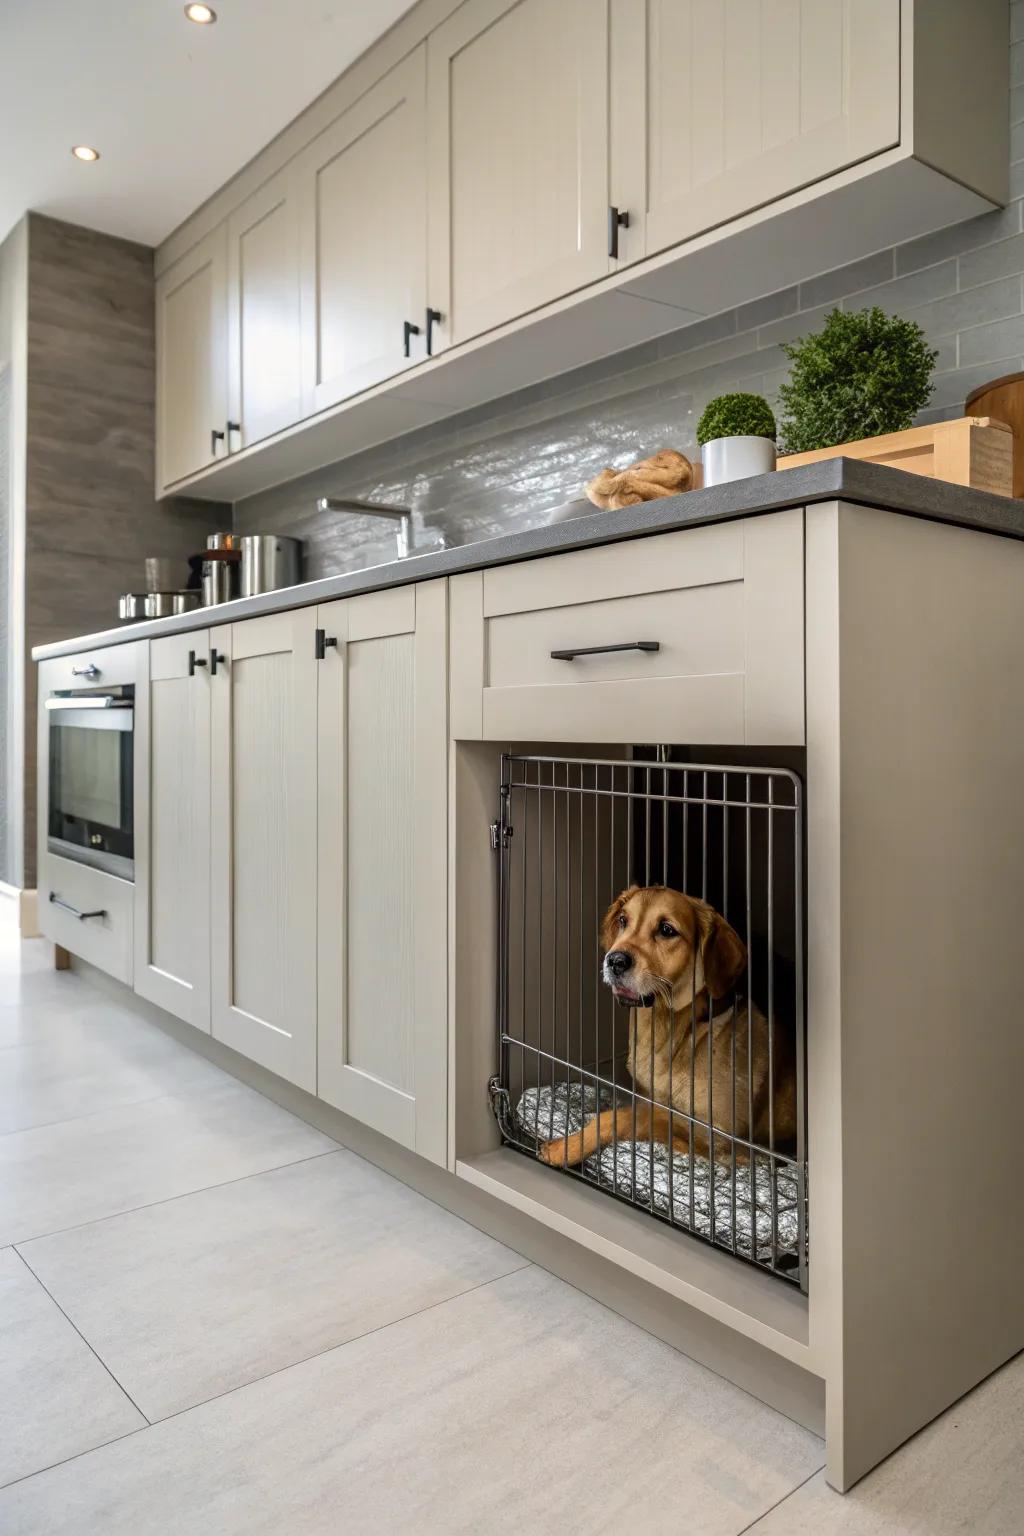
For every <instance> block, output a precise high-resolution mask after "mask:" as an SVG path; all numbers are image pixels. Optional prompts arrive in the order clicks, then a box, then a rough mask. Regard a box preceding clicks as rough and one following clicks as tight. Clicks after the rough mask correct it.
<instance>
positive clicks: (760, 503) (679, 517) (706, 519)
mask: <svg viewBox="0 0 1024 1536" xmlns="http://www.w3.org/2000/svg"><path fill="white" fill-rule="evenodd" d="M836 500H842V501H850V502H856V503H859V504H861V505H863V506H871V507H880V508H882V509H883V510H884V511H888V512H903V513H906V514H908V515H909V516H911V517H924V518H929V519H931V520H932V521H934V522H942V523H954V524H956V525H957V526H959V527H961V528H975V529H979V530H980V531H982V532H985V533H996V534H1002V535H1003V536H1004V537H1006V538H1013V539H1020V538H1024V501H1016V500H1014V499H1012V498H1011V497H1009V496H993V495H991V494H990V493H989V492H987V491H972V490H969V489H967V487H965V486H962V485H950V484H948V482H946V481H944V480H932V479H930V478H928V477H927V476H924V475H908V474H906V473H904V471H902V470H899V469H886V468H883V467H882V466H881V465H878V464H865V463H863V462H862V461H860V460H859V459H825V460H823V461H822V462H821V463H818V464H804V465H801V466H800V468H799V469H787V470H784V471H780V472H777V473H776V474H771V475H758V476H756V477H755V478H753V479H750V480H735V481H733V482H732V483H731V484H729V485H716V486H712V487H710V488H709V489H707V490H702V491H688V492H686V494H685V495H683V496H666V497H663V498H662V499H661V500H660V501H646V502H643V503H642V504H641V505H640V506H637V507H625V508H624V509H623V510H622V511H621V512H599V511H597V510H596V509H595V511H594V512H593V514H588V515H586V516H584V517H577V518H572V519H570V520H568V521H565V522H558V523H552V524H550V525H548V526H547V527H544V528H533V529H530V530H529V531H527V532H524V533H510V534H504V535H502V537H501V538H497V539H484V540H481V541H480V542H479V543H476V544H460V545H459V546H458V547H457V548H455V549H446V550H441V551H439V552H437V553H435V554H426V555H413V556H410V558H409V559H407V560H392V561H389V562H388V563H387V564H385V565H374V566H370V567H368V568H367V569H366V570H362V571H350V572H348V573H347V574H345V575H341V576H325V577H322V578H321V579H320V580H319V581H307V582H304V583H302V584H301V585H300V586H297V587H285V588H283V589H282V590H281V591H279V592H267V593H264V594H263V595H262V596H260V597H242V598H238V599H237V600H236V601H235V602H232V603H221V604H220V605H219V606H218V607H217V608H197V609H195V610H194V611H193V612H192V613H183V614H179V615H177V616H175V617H173V618H168V619H146V620H143V622H142V623H140V624H121V625H119V626H118V627H116V628H114V629H105V630H102V631H100V632H99V633H98V634H93V635H77V636H73V637H71V638H69V639H67V640H57V641H54V642H53V643H52V644H50V645H37V646H35V647H34V648H33V651H32V659H33V660H34V661H45V660H46V659H47V658H48V657H51V656H67V655H70V654H72V653H74V652H76V651H83V650H90V649H92V648H93V647H95V646H100V645H120V644H123V643H124V642H125V641H127V640H145V639H148V638H150V637H155V636H158V635H173V634H180V633H181V632H182V631H185V630H190V629H205V628H207V627H208V626H209V625H211V624H227V623H230V622H231V621H232V620H235V619H249V618H255V617H257V616H258V615H259V614H261V613H276V612H279V611H280V610H282V609H285V608H303V607H306V606H307V605H308V604H310V603H325V602H332V601H333V600H334V599H336V598H339V597H356V596H358V594H359V593H361V592H377V591H380V590H382V589H383V588H386V587H397V586H403V585H404V584H406V583H407V582H410V581H429V580H431V579H432V578H433V577H437V576H455V575H458V574H459V573H460V572H462V571H478V570H484V569H486V568H487V567H488V566H492V565H507V564H509V563H510V562H512V561H514V560H533V559H536V558H537V557H538V556H540V555H554V554H560V553H563V552H564V551H566V550H571V549H584V548H586V547H587V546H588V545H592V544H608V543H611V542H613V541H614V540H616V539H635V538H643V537H644V536H645V535H647V534H652V533H668V532H671V531H672V530H673V529H675V528H694V527H699V526H700V525H701V524H702V523H719V522H726V521H728V520H729V519H732V518H737V517H756V516H757V515H758V514H759V513H762V512H774V511H776V510H778V509H779V508H781V507H793V506H807V505H810V504H812V503H813V502H818V501H836Z"/></svg>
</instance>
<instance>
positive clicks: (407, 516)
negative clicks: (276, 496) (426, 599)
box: [316, 496, 447, 560]
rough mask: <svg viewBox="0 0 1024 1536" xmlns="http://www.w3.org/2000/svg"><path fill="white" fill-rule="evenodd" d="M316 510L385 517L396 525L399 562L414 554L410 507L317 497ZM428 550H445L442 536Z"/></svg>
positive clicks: (332, 497) (445, 543) (334, 497)
mask: <svg viewBox="0 0 1024 1536" xmlns="http://www.w3.org/2000/svg"><path fill="white" fill-rule="evenodd" d="M316 509H317V511H318V512H351V513H353V515H355V516H357V517H386V518H388V519H389V520H390V521H391V522H395V523H397V524H398V527H397V528H396V529H395V542H396V544H397V546H398V558H399V560H404V559H405V557H406V556H407V555H411V554H412V553H413V552H414V551H413V540H412V509H411V507H388V506H385V505H384V504H383V502H379V501H358V500H356V499H355V498H354V497H351V496H319V497H318V498H317V503H316ZM429 548H432V549H445V548H447V541H446V540H445V537H444V535H443V534H441V535H439V536H438V539H437V540H435V542H434V543H433V544H431V545H430V546H429Z"/></svg>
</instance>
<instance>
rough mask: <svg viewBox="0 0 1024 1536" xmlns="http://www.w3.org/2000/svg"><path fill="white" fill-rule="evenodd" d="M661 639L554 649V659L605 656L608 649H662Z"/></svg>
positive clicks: (566, 659)
mask: <svg viewBox="0 0 1024 1536" xmlns="http://www.w3.org/2000/svg"><path fill="white" fill-rule="evenodd" d="M660 650H661V642H660V641H659V640H630V641H628V642H627V643H626V644H625V645H578V646H576V647H575V649H573V650H571V651H552V652H551V660H552V661H575V660H576V657H577V656H604V655H605V654H606V653H607V652H608V651H660Z"/></svg>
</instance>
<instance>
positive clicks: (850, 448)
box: [777, 416, 1014, 496]
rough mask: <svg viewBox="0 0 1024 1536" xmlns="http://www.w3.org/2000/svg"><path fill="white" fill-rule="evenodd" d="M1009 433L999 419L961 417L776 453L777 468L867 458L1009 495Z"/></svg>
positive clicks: (1011, 437) (1011, 450)
mask: <svg viewBox="0 0 1024 1536" xmlns="http://www.w3.org/2000/svg"><path fill="white" fill-rule="evenodd" d="M1013 453H1014V436H1013V432H1012V431H1011V429H1010V428H1009V427H1008V426H1006V424H1005V423H1004V422H1001V421H994V420H992V418H991V417H989V416H961V417H958V418H957V420H955V421H939V422H936V423H935V424H934V425H932V426H929V427H910V428H908V430H907V431H906V432H889V433H887V434H886V435H885V436H884V437H865V438H861V439H860V441H858V442H855V443H841V444H840V445H839V446H838V447H836V448H818V449H816V450H815V451H814V452H813V453H793V454H789V455H787V456H786V457H785V458H781V459H780V460H779V462H778V466H777V467H778V468H779V469H795V468H796V466H797V465H798V464H814V463H816V462H817V460H819V459H836V458H840V457H842V458H846V459H867V460H869V461H870V462H871V463H872V464H888V465H889V466H890V467H891V468H893V469H905V470H907V471H908V473H909V474H912V475H933V476H934V477H935V479H936V480H951V481H952V482H953V483H954V484H955V485H969V486H971V487H973V489H974V490H976V491H994V492H995V493H996V494H997V495H1000V496H1012V495H1013Z"/></svg>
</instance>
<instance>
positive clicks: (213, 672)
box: [210, 646, 227, 677]
mask: <svg viewBox="0 0 1024 1536" xmlns="http://www.w3.org/2000/svg"><path fill="white" fill-rule="evenodd" d="M221 661H227V657H226V656H225V655H223V654H220V655H218V653H217V648H216V646H215V647H214V648H213V650H212V651H211V652H210V676H211V677H216V676H217V663H218V662H221Z"/></svg>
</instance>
